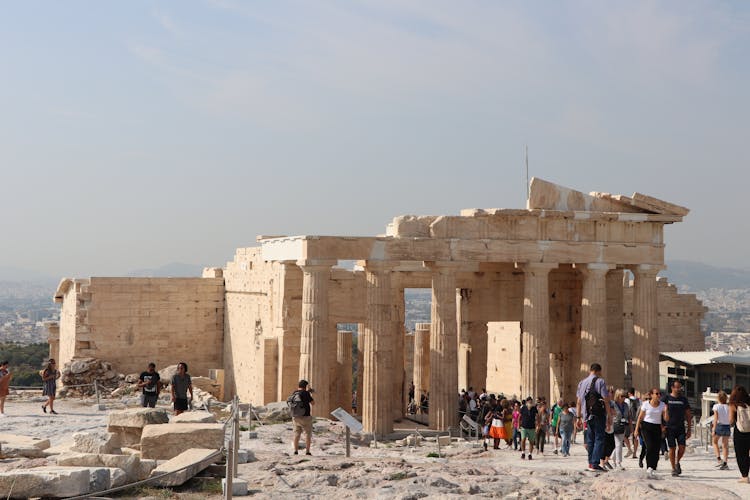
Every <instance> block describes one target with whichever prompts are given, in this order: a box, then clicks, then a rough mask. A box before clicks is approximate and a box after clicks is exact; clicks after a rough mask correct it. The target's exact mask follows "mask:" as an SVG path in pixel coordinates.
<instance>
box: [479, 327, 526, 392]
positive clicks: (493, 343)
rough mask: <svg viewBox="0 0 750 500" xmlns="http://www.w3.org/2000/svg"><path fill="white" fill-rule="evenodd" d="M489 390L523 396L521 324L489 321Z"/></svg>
mask: <svg viewBox="0 0 750 500" xmlns="http://www.w3.org/2000/svg"><path fill="white" fill-rule="evenodd" d="M487 338H488V342H487V360H488V361H487V386H486V388H487V391H488V392H489V393H492V394H500V393H502V394H505V395H506V396H509V395H513V394H515V395H516V396H519V397H520V396H521V324H520V323H519V322H517V321H491V322H489V323H487Z"/></svg>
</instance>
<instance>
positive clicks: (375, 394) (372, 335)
mask: <svg viewBox="0 0 750 500" xmlns="http://www.w3.org/2000/svg"><path fill="white" fill-rule="evenodd" d="M391 269H392V266H389V265H388V264H386V263H382V262H377V261H375V262H373V261H368V262H367V263H366V265H365V281H366V287H367V318H366V321H365V331H364V339H363V340H364V342H363V348H364V349H363V350H364V365H365V366H364V380H363V384H364V387H363V391H364V394H363V397H362V425H363V426H364V432H366V433H372V434H375V435H376V436H378V437H381V438H382V437H383V436H386V435H388V434H390V433H391V432H393V370H394V365H393V357H394V353H393V349H394V345H393V344H394V341H395V339H394V334H395V330H396V322H395V321H394V317H393V316H394V308H393V289H392V287H391ZM402 366H403V364H402Z"/></svg>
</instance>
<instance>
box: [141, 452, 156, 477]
mask: <svg viewBox="0 0 750 500" xmlns="http://www.w3.org/2000/svg"><path fill="white" fill-rule="evenodd" d="M140 465H141V467H140V471H139V473H138V480H139V481H140V480H142V479H146V478H148V477H150V476H151V471H153V470H154V469H156V466H157V465H158V464H157V463H156V460H151V459H148V458H144V459H141V464H140Z"/></svg>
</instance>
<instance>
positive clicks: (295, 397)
mask: <svg viewBox="0 0 750 500" xmlns="http://www.w3.org/2000/svg"><path fill="white" fill-rule="evenodd" d="M286 404H287V406H289V413H290V414H291V415H292V416H293V417H304V416H305V410H306V409H305V403H304V401H302V393H301V392H300V391H294V392H293V393H292V395H291V396H289V397H288V398H287V400H286Z"/></svg>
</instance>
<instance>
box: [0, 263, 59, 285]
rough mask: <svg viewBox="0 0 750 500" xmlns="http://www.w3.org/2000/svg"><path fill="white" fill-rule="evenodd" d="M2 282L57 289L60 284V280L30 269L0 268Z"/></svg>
mask: <svg viewBox="0 0 750 500" xmlns="http://www.w3.org/2000/svg"><path fill="white" fill-rule="evenodd" d="M0 281H5V282H16V283H24V284H29V283H31V284H34V285H41V286H45V287H55V286H57V284H58V283H59V282H60V278H58V277H55V276H48V275H46V274H43V273H40V272H37V271H32V270H29V269H21V268H18V267H8V266H0Z"/></svg>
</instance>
